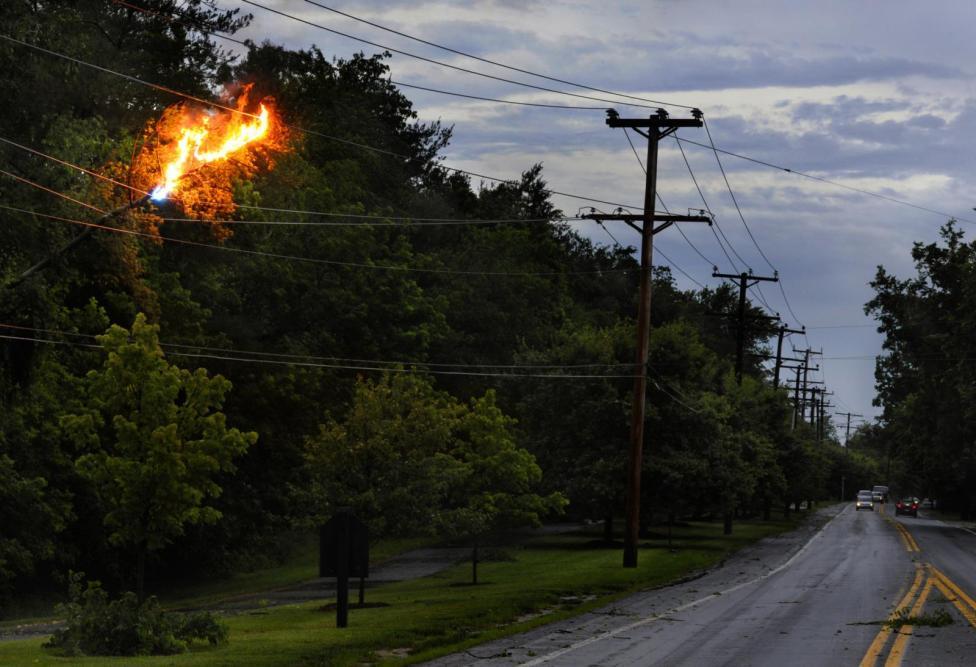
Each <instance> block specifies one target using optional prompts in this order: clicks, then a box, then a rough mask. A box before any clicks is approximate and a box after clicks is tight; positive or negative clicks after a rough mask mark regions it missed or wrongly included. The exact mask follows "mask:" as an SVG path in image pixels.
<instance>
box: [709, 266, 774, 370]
mask: <svg viewBox="0 0 976 667" xmlns="http://www.w3.org/2000/svg"><path fill="white" fill-rule="evenodd" d="M712 277H713V278H727V279H729V280H736V281H738V282H739V310H738V312H737V313H736V315H735V319H736V337H735V381H736V383H738V384H740V385H741V384H742V365H743V360H744V357H745V340H746V290H747V289H749V288H750V287H752V286H753V285H758V284H759V283H761V282H763V281H766V282H772V283H775V282H779V276H778V275H777V274H776V272H773V275H772V276H754V275H752V273H739V274H734V273H719V272H718V267H715V270H714V271H712ZM726 317H729V314H726ZM751 319H768V320H778V319H779V315H778V314H777V315H776V316H771V315H753V316H752V317H751Z"/></svg>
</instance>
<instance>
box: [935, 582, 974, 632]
mask: <svg viewBox="0 0 976 667" xmlns="http://www.w3.org/2000/svg"><path fill="white" fill-rule="evenodd" d="M932 573H933V574H935V585H936V586H937V587H938V589H939V590H940V591H942V594H943V595H945V596H946V598H948V599H949V600H950V601H951V602H952V604H954V605H956V609H958V610H959V611H960V613H962V615H963V616H965V617H966V620H967V621H969V624H970V625H971V626H973V627H974V628H976V602H974V601H973V599H972V598H971V597H969V596H968V595H966V594H965V593H964V592H963V590H962V589H961V588H959V586H957V585H956V583H955V582H953V581H952V580H951V579H949V577H947V576H946V575H945V574H944V573H943V572H941V571H940V570H939V569H938V568H936V567H932ZM963 602H965V604H963ZM966 605H968V607H967V606H966Z"/></svg>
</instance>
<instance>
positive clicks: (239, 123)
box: [132, 85, 285, 237]
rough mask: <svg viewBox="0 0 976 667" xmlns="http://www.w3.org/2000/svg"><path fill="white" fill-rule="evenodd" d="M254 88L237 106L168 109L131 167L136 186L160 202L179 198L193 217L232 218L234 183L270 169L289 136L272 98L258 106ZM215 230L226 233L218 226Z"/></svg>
mask: <svg viewBox="0 0 976 667" xmlns="http://www.w3.org/2000/svg"><path fill="white" fill-rule="evenodd" d="M250 90H251V86H250V85H246V86H243V87H242V89H241V92H240V93H239V94H238V95H237V97H236V99H232V103H233V104H234V106H228V105H214V106H210V107H205V106H203V105H201V104H199V103H196V102H181V103H179V104H176V105H174V106H171V107H168V108H167V109H166V110H165V111H164V112H163V114H162V115H161V116H160V118H159V119H158V120H156V121H154V122H153V123H151V124H150V125H149V126H148V127H147V128H146V130H145V133H144V137H143V147H142V150H141V151H139V153H138V155H137V157H136V159H135V161H134V163H133V165H132V185H133V187H135V188H137V189H138V190H141V191H143V192H147V193H149V194H148V199H149V200H151V201H152V202H154V203H156V204H158V205H161V204H162V203H163V202H166V201H168V200H175V201H176V202H178V204H179V206H180V207H181V208H182V210H183V212H184V213H185V214H186V215H187V216H189V217H192V218H197V219H200V220H208V221H215V222H219V221H220V220H221V219H226V218H227V217H228V216H230V215H231V214H232V213H233V212H234V210H235V208H236V206H235V204H234V200H233V196H232V195H233V184H234V182H235V181H238V180H244V179H248V178H251V177H252V176H253V175H254V174H255V173H256V172H257V171H258V170H259V169H261V168H270V167H271V165H272V156H273V154H274V152H275V151H277V150H280V149H281V147H282V146H283V144H284V140H285V131H284V126H283V125H282V123H281V121H280V120H278V117H277V115H276V113H275V111H274V104H273V100H271V99H270V98H266V99H264V100H261V101H260V102H258V103H257V104H254V103H252V101H251V99H250ZM157 220H158V219H157ZM215 231H216V232H217V235H218V236H220V237H224V236H227V233H226V232H225V231H220V228H219V227H216V228H215Z"/></svg>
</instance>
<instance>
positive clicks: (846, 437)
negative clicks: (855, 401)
mask: <svg viewBox="0 0 976 667" xmlns="http://www.w3.org/2000/svg"><path fill="white" fill-rule="evenodd" d="M834 414H835V415H840V416H841V417H847V431H846V432H845V433H844V449H845V450H847V442H848V441H849V440H850V439H851V417H862V418H863V417H864V415H859V414H857V413H856V412H835V413H834Z"/></svg>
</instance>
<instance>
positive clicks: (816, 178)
mask: <svg viewBox="0 0 976 667" xmlns="http://www.w3.org/2000/svg"><path fill="white" fill-rule="evenodd" d="M306 1H308V0H306ZM112 2H114V3H115V4H118V5H123V6H125V7H129V8H131V9H134V10H137V11H140V12H144V13H150V14H156V15H159V16H162V17H164V18H167V19H169V20H171V21H173V22H176V23H180V24H182V25H189V24H186V23H183V22H181V21H177V20H175V19H173V18H172V17H169V16H166V15H163V14H161V13H160V12H156V11H153V10H150V9H147V8H142V7H137V6H135V5H132V4H129V3H127V2H124V0H112ZM313 4H314V3H313ZM319 6H320V7H323V8H324V9H329V11H333V12H336V13H339V14H343V15H344V16H348V17H349V18H353V19H355V20H363V19H359V18H357V17H353V16H352V15H349V14H345V13H343V12H339V11H338V10H335V9H332V8H330V7H325V6H324V5H319ZM364 22H367V21H364ZM367 23H369V22H367ZM371 25H374V26H375V27H378V28H381V29H384V30H389V29H388V28H385V27H383V26H379V25H378V24H371ZM189 27H191V28H192V29H194V30H197V31H198V32H200V33H202V34H206V35H213V36H215V37H220V38H222V39H226V40H228V41H231V42H235V43H237V44H240V45H242V46H245V47H247V48H252V47H253V44H251V43H249V42H247V41H242V40H238V39H234V38H233V37H229V36H227V35H224V34H221V33H217V32H214V31H211V30H208V29H206V28H205V27H200V26H193V25H189ZM391 32H394V33H395V32H396V31H392V30H391ZM403 36H404V37H409V38H410V39H418V41H421V42H423V41H424V40H419V38H414V37H412V36H410V35H406V34H405V33H404V34H403ZM430 44H431V45H432V46H437V47H438V48H444V49H447V50H451V49H449V48H448V47H443V46H441V45H438V44H434V43H432V42H430ZM455 53H458V54H459V55H464V56H468V57H471V58H475V59H479V60H484V62H487V63H491V64H494V65H498V66H500V67H506V68H508V67H509V66H507V65H504V64H502V63H496V62H494V61H491V60H488V59H481V58H479V57H478V56H474V55H472V54H468V53H464V52H462V51H455ZM511 69H513V70H515V71H522V70H519V69H518V68H511ZM524 72H525V73H527V74H531V75H532V76H539V77H541V78H547V79H550V80H553V81H557V82H560V83H566V84H568V85H575V86H577V87H579V88H584V89H587V90H593V91H596V92H602V93H606V94H612V95H618V96H620V97H629V98H631V99H637V100H642V101H645V102H653V103H655V104H659V105H661V106H673V107H679V108H683V109H694V108H697V107H692V106H687V105H683V104H675V103H672V102H658V101H655V100H648V99H645V98H642V97H635V96H630V95H626V94H624V93H616V92H612V91H604V90H602V89H600V88H594V87H590V86H585V85H583V84H574V83H572V82H569V81H563V80H561V79H554V78H550V77H547V76H545V75H542V74H538V73H535V72H531V71H529V70H524ZM396 85H403V86H407V87H411V86H410V84H404V83H397V84H396ZM439 92H443V93H444V94H451V95H454V94H455V93H449V92H447V91H439ZM492 101H497V102H503V103H506V104H514V103H515V102H512V101H510V100H492ZM570 108H577V107H570ZM594 108H596V107H594ZM600 108H602V107H600ZM675 138H676V139H677V141H678V143H688V144H692V145H694V146H698V147H700V148H706V149H708V150H714V151H718V152H719V153H722V154H724V155H728V156H730V157H734V158H738V159H740V160H746V161H748V162H752V163H754V164H758V165H761V166H764V167H769V168H770V169H776V170H778V171H784V172H786V173H789V174H795V175H797V176H800V177H802V178H807V179H811V180H814V181H818V182H820V183H824V184H826V185H831V186H834V187H838V188H844V189H845V190H850V191H852V192H857V193H860V194H863V195H867V196H870V197H875V198H878V199H882V200H885V201H888V202H891V203H893V204H899V205H901V206H908V207H911V208H914V209H917V210H919V211H924V212H926V213H932V214H935V215H939V216H941V217H944V218H951V219H953V220H957V221H959V222H965V223H968V224H976V220H972V219H969V218H965V217H962V216H959V215H954V214H951V213H946V212H945V211H939V210H937V209H932V208H927V207H925V206H920V205H918V204H913V203H911V202H909V201H907V200H904V199H899V198H897V197H891V196H888V195H884V194H881V193H878V192H873V191H871V190H867V189H865V188H858V187H855V186H852V185H847V184H845V183H840V182H838V181H834V180H831V179H828V178H823V177H822V176H815V175H813V174H810V173H807V172H803V171H799V170H797V169H792V168H790V167H784V166H781V165H778V164H774V163H772V162H768V161H765V160H760V159H758V158H754V157H750V156H748V155H743V154H741V153H734V152H732V151H729V150H725V149H722V148H717V147H715V146H714V145H708V144H703V143H700V142H697V141H692V140H691V139H685V138H679V137H677V136H676V137H675ZM630 208H633V207H630Z"/></svg>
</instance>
